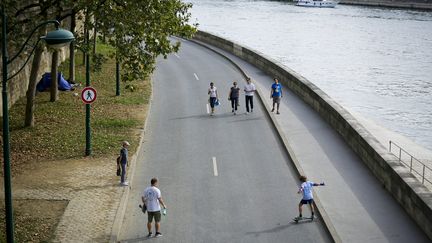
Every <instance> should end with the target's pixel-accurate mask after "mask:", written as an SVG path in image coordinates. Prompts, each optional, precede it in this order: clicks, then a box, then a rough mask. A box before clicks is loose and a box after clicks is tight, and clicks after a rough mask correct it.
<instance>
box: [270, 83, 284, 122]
mask: <svg viewBox="0 0 432 243" xmlns="http://www.w3.org/2000/svg"><path fill="white" fill-rule="evenodd" d="M273 80H274V83H273V84H272V86H271V91H270V99H273V108H272V110H271V111H272V112H273V111H274V109H275V104H276V105H277V106H276V114H280V113H279V105H280V101H281V98H282V85H281V84H280V83H279V80H278V79H277V78H274V79H273Z"/></svg>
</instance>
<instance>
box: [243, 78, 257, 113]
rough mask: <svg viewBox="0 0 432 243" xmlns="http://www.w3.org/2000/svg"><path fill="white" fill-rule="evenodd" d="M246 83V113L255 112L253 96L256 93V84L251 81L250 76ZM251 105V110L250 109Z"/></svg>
mask: <svg viewBox="0 0 432 243" xmlns="http://www.w3.org/2000/svg"><path fill="white" fill-rule="evenodd" d="M246 82H247V83H246V85H245V87H244V92H245V97H246V114H248V113H249V112H253V96H254V93H255V90H256V89H255V85H254V84H253V83H252V82H251V79H250V77H247V78H246ZM249 105H250V110H249Z"/></svg>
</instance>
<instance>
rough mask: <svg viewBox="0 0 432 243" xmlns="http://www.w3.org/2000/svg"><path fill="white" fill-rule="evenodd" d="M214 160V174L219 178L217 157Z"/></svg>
mask: <svg viewBox="0 0 432 243" xmlns="http://www.w3.org/2000/svg"><path fill="white" fill-rule="evenodd" d="M212 159H213V173H214V176H218V169H217V163H216V157H213V158H212Z"/></svg>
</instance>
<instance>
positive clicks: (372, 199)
mask: <svg viewBox="0 0 432 243" xmlns="http://www.w3.org/2000/svg"><path fill="white" fill-rule="evenodd" d="M183 44H184V45H191V44H189V42H183ZM201 44H203V43H201ZM209 47H210V48H211V49H213V50H216V51H217V52H219V53H221V54H223V55H224V56H226V57H228V58H229V59H231V60H232V61H233V62H234V63H236V64H237V65H238V66H239V67H240V68H241V69H242V70H243V72H245V73H246V74H247V75H248V76H250V77H251V78H252V79H253V80H254V83H255V85H256V86H257V88H258V89H259V90H258V91H259V95H260V96H261V97H262V101H263V102H264V105H265V106H266V107H267V109H268V112H269V113H270V116H271V118H272V120H273V121H274V123H275V126H276V128H277V129H278V131H279V133H280V135H281V137H282V138H283V139H285V140H286V141H287V142H288V146H290V148H289V149H290V150H291V152H292V153H293V156H295V157H296V158H297V161H298V163H299V166H300V167H301V169H302V170H303V172H304V173H305V174H306V175H307V176H308V178H309V179H310V180H313V181H325V182H326V185H327V187H324V188H318V189H316V190H315V193H316V195H317V198H318V200H319V202H320V204H321V206H322V212H323V217H325V218H326V219H328V221H327V222H328V223H329V225H328V227H329V230H330V232H331V233H332V235H333V236H334V238H335V240H336V241H342V242H401V243H402V242H430V239H428V238H427V236H426V235H425V234H424V232H422V231H421V229H420V228H418V227H417V226H416V223H415V222H414V221H413V220H412V219H411V218H410V217H409V216H408V215H407V214H406V212H405V211H404V209H403V208H402V207H401V206H400V205H399V204H398V203H397V202H396V201H395V200H394V199H393V198H392V196H391V195H390V193H389V192H388V191H386V190H385V189H384V188H383V187H382V184H381V183H380V182H379V181H378V180H377V179H376V178H375V177H374V175H373V174H372V173H371V172H370V171H369V169H368V168H367V167H366V166H365V165H364V163H363V162H362V161H361V160H360V159H359V158H358V157H357V156H356V154H355V153H354V152H353V151H352V150H351V149H350V148H349V147H348V145H347V144H346V143H345V142H344V140H343V139H342V138H341V137H340V136H339V135H338V134H337V133H336V131H334V130H333V129H332V128H331V127H330V126H329V125H328V124H327V123H326V122H325V121H324V120H323V119H322V118H321V117H320V116H319V115H318V114H317V113H316V112H315V111H314V110H312V109H311V108H310V107H309V106H308V105H306V104H305V103H304V102H303V101H301V100H300V99H299V98H298V97H297V96H296V95H295V94H293V93H292V92H290V91H289V90H287V89H286V88H285V89H284V97H283V99H282V101H281V108H280V111H281V114H280V115H275V114H274V113H271V112H270V107H271V100H270V99H269V95H270V86H271V84H272V82H273V81H272V77H270V76H268V75H266V74H265V73H263V72H262V71H261V70H259V69H257V68H256V67H254V66H252V65H251V64H249V63H247V62H245V61H243V60H242V59H240V58H238V57H236V56H234V55H232V54H230V53H228V52H225V51H223V50H221V49H218V48H215V47H212V46H209Z"/></svg>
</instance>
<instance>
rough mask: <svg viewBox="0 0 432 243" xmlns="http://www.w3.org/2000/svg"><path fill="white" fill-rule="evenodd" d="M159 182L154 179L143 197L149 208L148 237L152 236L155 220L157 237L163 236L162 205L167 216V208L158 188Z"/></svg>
mask: <svg viewBox="0 0 432 243" xmlns="http://www.w3.org/2000/svg"><path fill="white" fill-rule="evenodd" d="M157 182H158V180H157V179H156V178H152V179H151V181H150V183H151V186H149V187H147V188H146V189H145V190H144V193H143V195H142V197H141V199H142V202H143V203H144V204H145V206H146V207H147V216H148V221H147V229H148V232H149V233H148V235H147V237H151V236H152V232H151V228H152V221H153V218H154V219H155V230H156V233H155V237H160V236H162V234H161V232H160V230H159V229H160V221H161V207H160V205H162V206H163V207H164V210H163V214H164V215H165V214H166V206H165V203H164V201H163V200H162V196H161V191H160V190H159V188H157V187H156V185H157Z"/></svg>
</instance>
